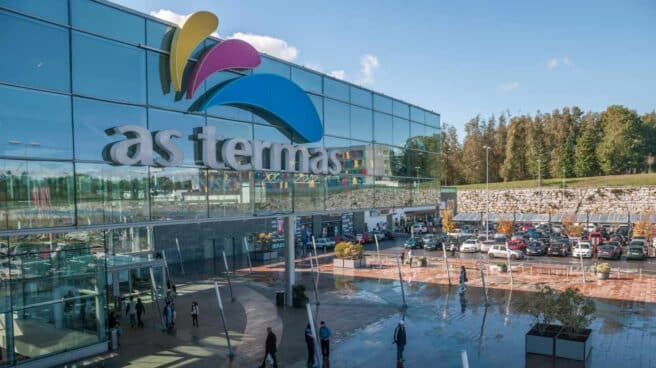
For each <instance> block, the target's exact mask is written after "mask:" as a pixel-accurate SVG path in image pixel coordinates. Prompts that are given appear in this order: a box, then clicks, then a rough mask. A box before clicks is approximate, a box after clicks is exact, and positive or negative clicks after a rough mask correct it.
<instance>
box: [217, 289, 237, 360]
mask: <svg viewBox="0 0 656 368" xmlns="http://www.w3.org/2000/svg"><path fill="white" fill-rule="evenodd" d="M214 293H215V294H216V301H217V303H218V304H219V312H220V314H219V316H220V317H221V324H223V332H224V333H225V337H226V342H227V344H228V358H229V359H230V361H232V359H233V358H234V357H235V354H234V353H233V352H232V345H231V344H230V334H229V333H228V326H227V325H226V318H225V313H224V311H223V302H222V301H221V293H220V292H219V284H218V283H217V282H216V281H215V282H214Z"/></svg>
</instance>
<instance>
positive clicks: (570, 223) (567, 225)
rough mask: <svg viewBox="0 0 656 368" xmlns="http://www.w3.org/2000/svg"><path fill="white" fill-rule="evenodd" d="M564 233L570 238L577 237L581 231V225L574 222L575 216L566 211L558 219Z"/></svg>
mask: <svg viewBox="0 0 656 368" xmlns="http://www.w3.org/2000/svg"><path fill="white" fill-rule="evenodd" d="M560 223H561V225H562V226H563V230H565V234H567V236H569V237H571V238H578V237H579V236H581V234H582V233H583V227H582V226H581V225H579V224H577V223H576V216H575V215H573V214H571V213H568V214H566V215H565V216H563V218H562V220H560Z"/></svg>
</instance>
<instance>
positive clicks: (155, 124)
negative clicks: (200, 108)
mask: <svg viewBox="0 0 656 368" xmlns="http://www.w3.org/2000/svg"><path fill="white" fill-rule="evenodd" d="M204 125H205V117H203V116H199V115H192V114H182V113H178V112H170V111H163V110H157V109H149V110H148V129H150V131H151V132H152V133H155V132H157V131H160V130H166V129H176V130H177V131H179V132H180V133H182V136H181V137H180V138H173V139H171V142H173V143H175V145H176V146H177V147H178V148H180V149H181V150H182V152H183V153H184V161H183V162H182V163H183V164H188V165H194V164H195V163H196V157H195V156H194V152H195V149H196V147H195V144H194V141H193V140H192V139H191V138H190V136H191V135H192V132H193V131H194V129H195V128H199V127H202V126H204Z"/></svg>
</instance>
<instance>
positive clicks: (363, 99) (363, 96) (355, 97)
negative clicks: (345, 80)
mask: <svg viewBox="0 0 656 368" xmlns="http://www.w3.org/2000/svg"><path fill="white" fill-rule="evenodd" d="M350 87H351V103H352V104H355V105H360V106H362V107H366V108H369V109H370V108H371V103H372V101H371V92H370V91H367V90H365V89H362V88H358V87H355V86H350Z"/></svg>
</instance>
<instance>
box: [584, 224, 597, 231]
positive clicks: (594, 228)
mask: <svg viewBox="0 0 656 368" xmlns="http://www.w3.org/2000/svg"><path fill="white" fill-rule="evenodd" d="M583 230H585V231H587V232H588V233H594V232H595V231H597V225H595V224H585V225H583Z"/></svg>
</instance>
